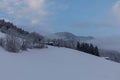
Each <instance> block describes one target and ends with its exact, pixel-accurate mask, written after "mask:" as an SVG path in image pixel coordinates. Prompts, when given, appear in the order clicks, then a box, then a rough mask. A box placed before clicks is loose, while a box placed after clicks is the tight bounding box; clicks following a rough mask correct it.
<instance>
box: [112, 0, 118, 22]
mask: <svg viewBox="0 0 120 80" xmlns="http://www.w3.org/2000/svg"><path fill="white" fill-rule="evenodd" d="M112 10H113V13H114V16H115V17H116V18H117V19H118V20H119V21H120V0H118V1H117V2H116V3H115V4H114V5H113V6H112Z"/></svg>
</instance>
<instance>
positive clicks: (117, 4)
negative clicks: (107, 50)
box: [0, 0, 120, 36]
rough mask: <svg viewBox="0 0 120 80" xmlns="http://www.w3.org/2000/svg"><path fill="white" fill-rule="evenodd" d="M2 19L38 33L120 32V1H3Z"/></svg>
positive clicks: (92, 33)
mask: <svg viewBox="0 0 120 80" xmlns="http://www.w3.org/2000/svg"><path fill="white" fill-rule="evenodd" d="M0 18H1V19H3V18H4V19H6V20H9V21H11V22H13V23H14V24H17V25H19V26H22V27H23V28H25V29H28V30H31V31H37V32H41V31H43V32H44V31H45V32H62V31H68V32H72V33H74V34H77V35H85V36H110V35H120V24H119V23H120V0H0Z"/></svg>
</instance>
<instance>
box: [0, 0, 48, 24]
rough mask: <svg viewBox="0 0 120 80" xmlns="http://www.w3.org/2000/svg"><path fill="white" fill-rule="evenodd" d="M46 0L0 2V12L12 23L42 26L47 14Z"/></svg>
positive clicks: (6, 0)
mask: <svg viewBox="0 0 120 80" xmlns="http://www.w3.org/2000/svg"><path fill="white" fill-rule="evenodd" d="M46 5H47V2H46V0H1V1H0V10H1V11H2V12H3V13H5V14H7V15H6V16H7V17H12V21H13V22H14V21H15V22H17V23H20V24H24V23H25V22H26V23H27V24H37V23H38V24H42V20H43V21H44V20H47V16H49V12H48V10H47V6H46Z"/></svg>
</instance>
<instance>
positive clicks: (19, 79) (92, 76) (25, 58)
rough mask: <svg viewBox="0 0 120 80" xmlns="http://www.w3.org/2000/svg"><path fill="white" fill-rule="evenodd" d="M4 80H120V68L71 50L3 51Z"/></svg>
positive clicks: (1, 70) (1, 72)
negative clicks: (16, 52)
mask: <svg viewBox="0 0 120 80" xmlns="http://www.w3.org/2000/svg"><path fill="white" fill-rule="evenodd" d="M0 80H120V64H119V63H115V62H112V61H108V60H105V59H103V58H99V57H96V56H92V55H89V54H86V53H83V52H80V51H76V50H72V49H67V48H57V47H51V46H49V48H46V49H32V50H28V51H25V52H21V53H18V54H15V53H9V52H6V51H5V50H4V49H2V48H0Z"/></svg>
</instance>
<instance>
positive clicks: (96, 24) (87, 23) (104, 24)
mask: <svg viewBox="0 0 120 80" xmlns="http://www.w3.org/2000/svg"><path fill="white" fill-rule="evenodd" d="M71 26H72V27H81V28H88V27H111V26H114V25H113V24H112V23H111V22H107V21H104V22H103V21H100V22H91V21H84V22H78V23H73V24H72V25H71Z"/></svg>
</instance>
